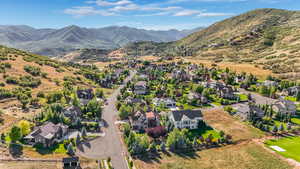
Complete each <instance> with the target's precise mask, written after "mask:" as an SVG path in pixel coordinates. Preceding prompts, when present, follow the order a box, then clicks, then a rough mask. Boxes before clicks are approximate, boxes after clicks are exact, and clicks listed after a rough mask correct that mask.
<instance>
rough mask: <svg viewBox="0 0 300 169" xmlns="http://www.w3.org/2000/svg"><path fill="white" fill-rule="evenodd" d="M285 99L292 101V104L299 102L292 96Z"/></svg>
mask: <svg viewBox="0 0 300 169" xmlns="http://www.w3.org/2000/svg"><path fill="white" fill-rule="evenodd" d="M285 99H286V100H290V101H292V102H296V101H297V100H296V97H292V96H286V97H285Z"/></svg>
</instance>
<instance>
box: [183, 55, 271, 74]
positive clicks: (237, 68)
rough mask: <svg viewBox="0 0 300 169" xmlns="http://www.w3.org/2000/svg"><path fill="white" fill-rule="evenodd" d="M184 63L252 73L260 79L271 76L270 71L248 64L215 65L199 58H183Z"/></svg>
mask: <svg viewBox="0 0 300 169" xmlns="http://www.w3.org/2000/svg"><path fill="white" fill-rule="evenodd" d="M184 60H185V61H186V62H191V63H197V64H200V63H202V64H204V65H205V66H207V67H211V66H212V64H217V65H218V67H220V68H222V69H225V68H227V67H228V68H229V69H230V70H233V71H236V72H239V73H242V72H246V73H252V74H254V75H256V76H257V77H258V78H260V79H265V78H266V77H267V76H268V75H273V74H272V72H271V71H270V70H264V69H262V68H260V67H255V66H254V65H253V64H248V63H238V64H237V63H233V62H221V63H215V62H213V61H210V60H201V59H200V58H185V59H184Z"/></svg>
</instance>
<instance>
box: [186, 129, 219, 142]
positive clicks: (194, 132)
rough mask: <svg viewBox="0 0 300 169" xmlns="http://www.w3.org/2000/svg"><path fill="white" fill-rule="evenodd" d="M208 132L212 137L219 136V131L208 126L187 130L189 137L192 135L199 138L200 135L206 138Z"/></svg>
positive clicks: (216, 137)
mask: <svg viewBox="0 0 300 169" xmlns="http://www.w3.org/2000/svg"><path fill="white" fill-rule="evenodd" d="M210 134H211V135H212V136H213V138H214V139H218V138H220V134H219V132H217V131H216V130H214V129H213V128H211V127H209V126H206V127H201V128H200V129H196V130H190V131H189V135H190V136H191V138H194V137H197V138H199V137H200V136H202V137H203V138H207V137H208V136H209V135H210Z"/></svg>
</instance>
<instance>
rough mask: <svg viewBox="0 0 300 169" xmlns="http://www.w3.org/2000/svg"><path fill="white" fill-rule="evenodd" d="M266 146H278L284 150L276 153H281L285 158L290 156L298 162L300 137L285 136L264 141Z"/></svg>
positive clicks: (299, 159) (299, 158)
mask: <svg viewBox="0 0 300 169" xmlns="http://www.w3.org/2000/svg"><path fill="white" fill-rule="evenodd" d="M265 144H266V146H268V147H270V146H278V147H280V148H282V149H284V150H285V151H283V152H279V151H276V152H277V153H278V154H281V155H283V156H284V157H286V158H292V159H294V160H297V161H299V162H300V137H285V138H282V139H278V140H268V141H266V142H265Z"/></svg>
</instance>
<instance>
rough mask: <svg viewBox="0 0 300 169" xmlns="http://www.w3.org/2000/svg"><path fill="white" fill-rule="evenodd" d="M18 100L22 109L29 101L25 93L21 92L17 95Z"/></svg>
mask: <svg viewBox="0 0 300 169" xmlns="http://www.w3.org/2000/svg"><path fill="white" fill-rule="evenodd" d="M18 98H19V100H20V102H21V104H22V109H26V106H27V104H28V103H29V101H30V100H29V97H28V96H27V95H25V94H21V95H20V96H19V97H18Z"/></svg>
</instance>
